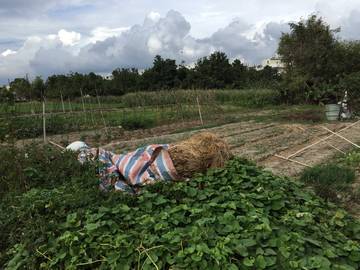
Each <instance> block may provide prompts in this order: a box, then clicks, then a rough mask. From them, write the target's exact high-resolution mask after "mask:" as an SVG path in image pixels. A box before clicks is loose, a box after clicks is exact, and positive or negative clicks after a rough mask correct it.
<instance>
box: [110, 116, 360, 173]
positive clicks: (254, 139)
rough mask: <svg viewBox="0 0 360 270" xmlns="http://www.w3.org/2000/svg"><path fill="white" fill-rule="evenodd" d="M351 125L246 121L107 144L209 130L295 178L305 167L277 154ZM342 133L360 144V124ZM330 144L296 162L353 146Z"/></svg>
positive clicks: (124, 146) (165, 139) (121, 146)
mask: <svg viewBox="0 0 360 270" xmlns="http://www.w3.org/2000/svg"><path fill="white" fill-rule="evenodd" d="M347 125H350V124H348V123H334V124H319V125H315V124H281V123H258V122H255V121H246V122H239V123H232V124H227V125H222V126H218V127H213V128H207V129H201V130H196V131H189V132H182V133H176V134H165V135H160V136H156V137H148V138H145V139H137V140H128V141H120V142H116V143H110V144H108V145H106V146H105V148H107V149H109V150H113V151H115V152H119V151H128V150H131V149H134V148H136V147H138V146H142V145H146V144H150V143H172V142H175V141H179V140H183V139H185V138H188V137H189V136H190V135H192V134H194V133H196V132H201V131H205V130H206V131H210V132H213V133H215V134H216V135H218V136H219V137H221V138H223V139H224V140H226V141H227V142H228V143H229V145H230V147H231V150H232V152H233V153H234V154H235V155H237V156H240V157H246V158H249V159H251V160H254V161H256V162H257V163H258V164H260V165H262V166H264V167H265V168H268V169H270V170H271V171H272V172H274V173H276V174H279V175H285V176H295V175H298V174H299V173H300V172H301V171H302V170H303V169H304V166H302V165H299V164H296V163H293V162H289V161H286V160H282V159H279V158H277V157H275V156H274V155H275V154H279V155H282V156H285V157H286V156H289V155H290V154H292V153H295V152H296V151H297V150H299V149H301V148H303V147H305V146H307V145H309V144H311V143H312V142H315V141H317V140H318V139H321V138H323V137H325V136H327V135H329V134H330V133H329V132H327V131H325V130H324V129H323V128H322V126H326V127H327V128H329V129H331V130H333V131H338V130H340V129H342V128H343V127H346V126H347ZM341 134H342V135H343V136H345V137H346V138H348V139H350V140H353V141H357V140H359V139H360V125H358V126H354V127H352V128H350V129H347V130H345V131H343V132H342V133H341ZM327 142H328V143H324V142H323V143H320V144H317V145H316V146H314V147H312V148H310V149H308V150H307V151H304V152H303V153H300V154H299V155H298V156H295V157H294V159H295V160H297V161H299V162H302V163H305V164H308V165H310V166H311V165H315V164H319V163H322V162H324V161H326V160H328V159H329V158H331V157H332V156H333V155H334V154H336V153H337V150H335V149H334V148H333V147H336V148H338V149H340V150H342V151H346V150H347V149H349V148H350V147H351V144H349V143H347V142H346V141H344V140H342V139H341V138H338V137H336V136H333V137H332V138H330V139H329V140H328V141H327ZM329 144H331V145H332V146H333V147H332V146H330V145H329Z"/></svg>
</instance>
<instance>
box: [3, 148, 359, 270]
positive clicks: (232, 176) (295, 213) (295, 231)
mask: <svg viewBox="0 0 360 270" xmlns="http://www.w3.org/2000/svg"><path fill="white" fill-rule="evenodd" d="M12 151H15V152H16V153H18V154H17V155H14V157H19V158H15V164H20V163H21V161H20V160H21V159H20V158H21V157H22V156H23V155H25V153H27V154H28V155H34V154H33V152H34V153H38V154H37V155H40V153H42V154H41V155H43V158H38V159H36V158H35V159H34V162H31V161H28V163H25V164H24V166H23V170H21V173H22V174H23V177H24V178H25V179H26V181H27V182H28V183H29V182H31V181H33V182H34V184H33V185H27V186H25V187H23V188H18V187H17V186H16V185H15V186H13V187H12V188H9V189H8V191H7V194H5V196H4V197H3V198H2V201H1V209H0V210H1V211H0V217H1V219H0V232H1V250H0V252H1V253H0V265H3V267H4V268H5V269H23V268H25V269H26V268H28V269H359V267H360V243H359V240H360V224H359V222H358V221H356V220H354V219H353V218H352V217H351V216H349V215H348V214H347V213H346V212H345V211H343V210H341V209H339V208H338V207H336V206H335V205H333V204H330V203H327V202H325V201H324V200H322V199H321V198H319V197H317V196H316V195H314V194H313V193H311V192H308V191H306V189H305V188H304V186H303V185H302V184H301V183H296V182H293V181H291V179H284V178H280V177H277V176H274V175H272V174H271V173H270V172H267V171H264V170H262V169H260V168H258V167H256V166H255V165H254V164H252V163H249V162H248V161H246V160H241V159H235V160H232V161H230V162H229V163H228V164H227V166H226V167H225V168H223V169H216V170H211V171H209V172H208V173H207V174H206V175H199V176H197V177H195V178H194V179H192V180H191V181H188V182H179V183H160V184H157V185H154V186H148V187H146V188H144V190H143V193H142V194H141V195H139V196H127V195H124V194H113V193H110V194H103V193H100V192H99V191H97V188H96V185H97V180H96V176H95V168H94V167H93V166H92V165H91V164H86V165H85V166H80V165H79V164H78V163H77V162H76V160H75V159H74V158H71V157H70V155H71V154H69V153H67V154H65V155H64V156H63V155H62V154H61V153H57V152H55V151H54V150H52V149H49V148H45V149H41V148H38V149H37V150H34V147H33V148H28V149H26V151H27V152H24V151H25V150H23V149H12ZM46 157H52V158H51V159H50V158H46ZM62 158H64V159H66V161H67V164H66V166H63V167H61V170H54V172H53V173H51V172H49V169H46V168H45V166H47V167H48V166H49V165H51V164H52V163H51V162H52V161H51V160H56V162H60V161H61V160H62ZM42 159H44V163H42V162H41V160H42ZM37 164H41V165H37ZM56 164H57V163H56ZM29 168H35V170H36V171H37V173H36V174H32V173H24V172H28V171H31V170H30V169H29ZM45 172H47V173H49V174H50V175H51V177H50V179H53V180H51V181H42V180H40V179H42V177H37V176H36V177H34V176H33V175H41V174H42V173H45ZM6 174H7V175H8V176H9V177H8V178H6V179H7V180H6V182H11V181H13V182H16V181H17V180H16V179H17V178H16V175H13V176H10V175H9V174H10V170H9V172H7V173H6ZM15 224H16V226H14V225H15Z"/></svg>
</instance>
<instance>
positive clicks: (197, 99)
mask: <svg viewBox="0 0 360 270" xmlns="http://www.w3.org/2000/svg"><path fill="white" fill-rule="evenodd" d="M196 102H197V106H198V110H199V117H200V122H201V125H202V126H203V125H204V122H203V119H202V115H201V109H200V103H199V97H196Z"/></svg>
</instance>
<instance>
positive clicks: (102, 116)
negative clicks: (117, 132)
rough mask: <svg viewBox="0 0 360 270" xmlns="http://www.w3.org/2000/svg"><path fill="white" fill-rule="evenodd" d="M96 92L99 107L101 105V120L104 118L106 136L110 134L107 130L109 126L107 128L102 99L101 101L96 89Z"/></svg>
mask: <svg viewBox="0 0 360 270" xmlns="http://www.w3.org/2000/svg"><path fill="white" fill-rule="evenodd" d="M95 91H96V99H97V102H98V105H99V109H100V114H101V118H102V120H103V123H104V126H105V132H106V134H108V130H107V126H106V121H105V118H104V114H103V111H102V106H101V103H100V99H99V96H98V93H97V90H96V89H95Z"/></svg>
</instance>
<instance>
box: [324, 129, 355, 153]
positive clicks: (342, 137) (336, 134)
mask: <svg viewBox="0 0 360 270" xmlns="http://www.w3.org/2000/svg"><path fill="white" fill-rule="evenodd" d="M322 128H323V129H325V130H327V131H329V132H331V133H332V134H334V135H335V136H338V137H339V138H341V139H343V140H345V141H347V142H348V143H351V144H352V145H354V146H355V147H357V148H360V146H359V145H357V144H356V143H354V142H352V141H350V140H349V139H346V138H345V137H344V136H341V135H340V134H338V133H336V132H334V131H332V130H330V129H328V128H326V127H322Z"/></svg>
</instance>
